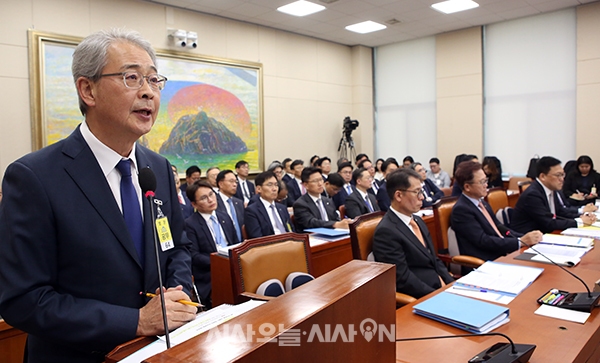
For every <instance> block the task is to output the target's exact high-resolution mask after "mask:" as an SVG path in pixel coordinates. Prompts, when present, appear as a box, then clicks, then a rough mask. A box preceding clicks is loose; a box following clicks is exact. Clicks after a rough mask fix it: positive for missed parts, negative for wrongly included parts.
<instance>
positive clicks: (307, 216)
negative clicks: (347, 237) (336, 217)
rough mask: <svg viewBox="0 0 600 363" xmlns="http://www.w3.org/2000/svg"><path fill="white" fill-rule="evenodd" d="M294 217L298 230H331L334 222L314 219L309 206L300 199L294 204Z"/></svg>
mask: <svg viewBox="0 0 600 363" xmlns="http://www.w3.org/2000/svg"><path fill="white" fill-rule="evenodd" d="M294 217H295V219H296V225H297V226H298V227H299V229H300V230H305V229H308V228H319V227H325V228H333V225H334V224H335V222H336V221H324V220H322V219H320V218H316V217H315V216H314V215H313V214H312V212H311V210H310V208H309V206H308V205H307V204H306V202H305V201H304V200H302V199H298V200H297V201H296V202H295V203H294Z"/></svg>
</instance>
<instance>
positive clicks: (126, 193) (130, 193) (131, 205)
mask: <svg viewBox="0 0 600 363" xmlns="http://www.w3.org/2000/svg"><path fill="white" fill-rule="evenodd" d="M117 170H119V173H121V188H120V189H121V207H122V208H123V217H124V218H125V224H126V225H127V229H128V230H129V234H130V235H131V239H132V240H133V245H134V246H135V249H136V251H137V253H138V257H139V258H140V262H141V264H142V267H144V262H145V259H144V223H143V221H142V212H141V209H140V202H139V200H138V197H137V193H136V192H135V188H134V187H133V181H132V180H131V159H127V160H121V161H119V163H118V164H117Z"/></svg>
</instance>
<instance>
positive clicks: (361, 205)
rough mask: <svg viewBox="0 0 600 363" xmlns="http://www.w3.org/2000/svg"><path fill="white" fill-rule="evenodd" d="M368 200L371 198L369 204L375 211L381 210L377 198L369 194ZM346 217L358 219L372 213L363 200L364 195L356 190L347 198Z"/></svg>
mask: <svg viewBox="0 0 600 363" xmlns="http://www.w3.org/2000/svg"><path fill="white" fill-rule="evenodd" d="M367 198H369V202H370V203H371V206H372V207H373V210H374V211H375V212H376V211H378V210H379V205H378V204H377V198H376V197H375V196H374V195H373V194H371V193H367ZM345 206H346V216H347V217H348V218H356V217H358V216H360V215H363V214H367V213H371V211H370V210H369V208H368V207H367V204H366V203H365V201H364V200H363V199H362V195H361V194H360V193H359V192H358V190H356V188H354V191H353V192H352V194H350V195H349V196H348V198H346V204H345Z"/></svg>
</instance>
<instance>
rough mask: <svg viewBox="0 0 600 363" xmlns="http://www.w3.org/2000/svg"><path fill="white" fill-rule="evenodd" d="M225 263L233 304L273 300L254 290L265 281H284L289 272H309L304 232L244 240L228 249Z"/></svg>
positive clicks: (310, 270) (310, 262) (309, 266)
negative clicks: (229, 274)
mask: <svg viewBox="0 0 600 363" xmlns="http://www.w3.org/2000/svg"><path fill="white" fill-rule="evenodd" d="M229 262H230V266H231V276H232V278H233V288H234V298H235V300H236V303H241V302H244V301H246V300H248V299H260V300H271V299H273V298H272V297H268V296H262V295H258V294H256V293H255V291H256V290H257V289H258V287H259V286H260V284H262V283H263V282H265V281H267V280H270V279H278V280H279V281H281V282H282V283H285V279H286V277H287V276H288V275H289V274H290V273H292V272H305V273H308V274H311V275H312V274H313V272H312V257H311V252H310V245H309V242H308V234H300V233H283V234H279V235H273V236H267V237H259V238H253V239H250V240H247V241H245V242H244V243H242V244H241V245H239V246H238V247H235V248H232V249H231V250H230V257H229Z"/></svg>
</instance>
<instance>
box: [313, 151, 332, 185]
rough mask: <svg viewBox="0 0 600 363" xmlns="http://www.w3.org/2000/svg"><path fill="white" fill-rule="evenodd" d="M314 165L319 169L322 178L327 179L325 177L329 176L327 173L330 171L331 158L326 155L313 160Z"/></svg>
mask: <svg viewBox="0 0 600 363" xmlns="http://www.w3.org/2000/svg"><path fill="white" fill-rule="evenodd" d="M315 166H316V167H317V168H319V169H321V174H322V175H323V180H327V178H328V177H329V173H331V159H330V158H328V157H327V156H323V157H322V158H320V159H319V160H317V161H316V162H315Z"/></svg>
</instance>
